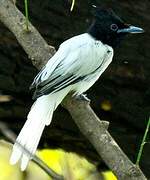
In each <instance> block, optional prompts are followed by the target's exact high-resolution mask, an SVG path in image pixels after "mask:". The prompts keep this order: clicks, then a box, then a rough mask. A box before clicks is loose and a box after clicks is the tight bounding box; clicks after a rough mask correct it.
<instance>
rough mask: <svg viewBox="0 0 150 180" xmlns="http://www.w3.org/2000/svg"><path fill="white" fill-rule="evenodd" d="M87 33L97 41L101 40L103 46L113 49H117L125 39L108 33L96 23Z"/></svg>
mask: <svg viewBox="0 0 150 180" xmlns="http://www.w3.org/2000/svg"><path fill="white" fill-rule="evenodd" d="M87 32H88V33H89V34H90V35H91V36H92V37H93V38H95V39H96V40H99V41H101V42H102V43H103V44H107V45H109V46H111V47H112V48H115V47H117V46H118V45H119V44H120V41H121V40H122V39H123V37H124V36H122V35H119V34H111V33H109V31H108V32H107V30H105V29H103V27H100V25H99V24H98V25H97V23H96V22H93V24H92V25H91V26H90V28H89V29H88V31H87Z"/></svg>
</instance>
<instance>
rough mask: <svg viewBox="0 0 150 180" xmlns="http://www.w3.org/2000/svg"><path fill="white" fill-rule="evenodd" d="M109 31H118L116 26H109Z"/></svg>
mask: <svg viewBox="0 0 150 180" xmlns="http://www.w3.org/2000/svg"><path fill="white" fill-rule="evenodd" d="M110 29H111V30H112V31H117V30H118V26H117V24H111V26H110Z"/></svg>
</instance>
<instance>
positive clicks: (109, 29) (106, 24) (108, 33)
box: [88, 6, 143, 47]
mask: <svg viewBox="0 0 150 180" xmlns="http://www.w3.org/2000/svg"><path fill="white" fill-rule="evenodd" d="M93 8H94V17H95V18H94V22H93V24H92V25H91V27H90V28H89V30H88V33H89V34H91V35H92V36H93V37H94V38H95V39H97V40H101V41H102V42H103V43H104V44H107V45H110V46H112V47H115V46H117V45H118V44H119V42H120V41H121V40H122V39H123V37H125V35H127V34H128V33H142V32H143V29H141V28H138V27H135V26H131V25H129V24H126V23H124V21H123V20H121V19H120V18H119V17H118V16H117V15H116V14H115V13H114V12H113V11H112V10H111V9H101V8H98V7H96V6H94V7H93Z"/></svg>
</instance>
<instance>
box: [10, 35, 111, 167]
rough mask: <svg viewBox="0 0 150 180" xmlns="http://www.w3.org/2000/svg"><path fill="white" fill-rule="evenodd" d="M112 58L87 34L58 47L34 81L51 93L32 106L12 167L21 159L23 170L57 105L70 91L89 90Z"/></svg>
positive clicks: (79, 92) (104, 47)
mask: <svg viewBox="0 0 150 180" xmlns="http://www.w3.org/2000/svg"><path fill="white" fill-rule="evenodd" d="M112 57H113V49H112V48H111V47H110V46H108V45H104V44H103V43H101V41H97V40H95V39H94V38H92V37H91V36H90V35H89V34H87V33H85V34H81V35H79V36H75V37H73V38H71V39H69V40H67V41H65V42H64V43H62V44H61V45H60V48H59V50H58V51H57V52H56V54H55V55H54V56H53V57H52V58H51V59H50V60H49V61H48V63H47V64H46V66H45V67H44V68H43V70H42V71H40V72H39V74H38V75H37V76H36V77H35V79H34V81H33V84H34V85H36V86H37V87H38V85H39V84H40V83H43V84H44V83H45V86H43V87H42V92H43V93H44V92H47V91H49V89H51V88H52V89H53V91H51V92H50V93H49V94H47V95H42V96H41V97H39V98H38V99H37V100H36V101H35V103H34V104H33V106H32V108H31V110H30V112H29V114H28V117H27V121H26V123H25V125H24V127H23V128H22V130H21V132H20V134H19V136H18V138H17V140H16V143H15V145H14V147H13V152H12V155H11V159H10V163H11V164H15V163H16V162H17V161H18V160H19V159H20V160H21V169H22V170H25V168H26V167H27V164H28V162H29V160H30V159H31V158H32V157H31V154H32V155H34V153H35V151H36V149H37V146H38V143H39V140H40V137H41V135H42V132H43V130H44V127H45V125H49V124H50V122H51V120H52V115H53V112H54V110H55V109H56V108H57V106H58V105H59V104H60V103H61V101H62V100H63V99H64V97H65V96H66V95H67V94H68V93H69V92H70V91H74V92H75V94H76V95H79V94H81V93H83V92H85V91H86V90H87V89H89V88H90V87H91V86H92V85H93V84H94V83H95V82H96V81H97V79H98V78H99V77H100V75H101V74H102V73H103V72H104V70H105V69H106V68H107V66H108V65H109V64H110V62H111V61H112ZM47 82H50V83H47ZM19 144H21V146H22V147H21V146H19ZM23 148H25V149H27V150H28V151H29V152H30V154H29V153H27V152H26V151H25V150H24V149H23Z"/></svg>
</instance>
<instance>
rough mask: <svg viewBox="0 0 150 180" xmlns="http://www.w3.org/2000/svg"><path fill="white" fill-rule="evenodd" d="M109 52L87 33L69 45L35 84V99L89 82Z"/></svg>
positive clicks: (65, 46) (66, 44)
mask: <svg viewBox="0 0 150 180" xmlns="http://www.w3.org/2000/svg"><path fill="white" fill-rule="evenodd" d="M107 50H108V48H106V46H105V45H103V44H102V43H101V42H100V41H96V40H94V39H93V38H92V37H91V36H90V35H88V34H86V33H85V34H82V35H79V36H76V37H73V38H71V39H69V40H67V41H65V42H64V43H63V44H62V45H61V46H60V48H59V50H58V51H57V53H56V54H55V55H54V56H53V57H52V58H51V59H50V60H49V61H48V63H47V64H46V66H45V67H44V68H43V70H42V71H41V72H39V74H38V75H37V76H36V77H35V79H34V82H33V84H32V87H33V86H35V87H36V91H35V94H34V98H38V97H40V96H42V95H45V94H49V93H52V92H57V91H58V90H61V89H62V88H65V87H66V86H69V85H73V84H75V83H77V82H79V81H81V80H83V79H85V78H87V75H90V74H92V73H94V72H95V71H96V70H97V69H98V68H100V66H102V65H103V63H104V60H105V59H106V57H105V56H106V55H107Z"/></svg>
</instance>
